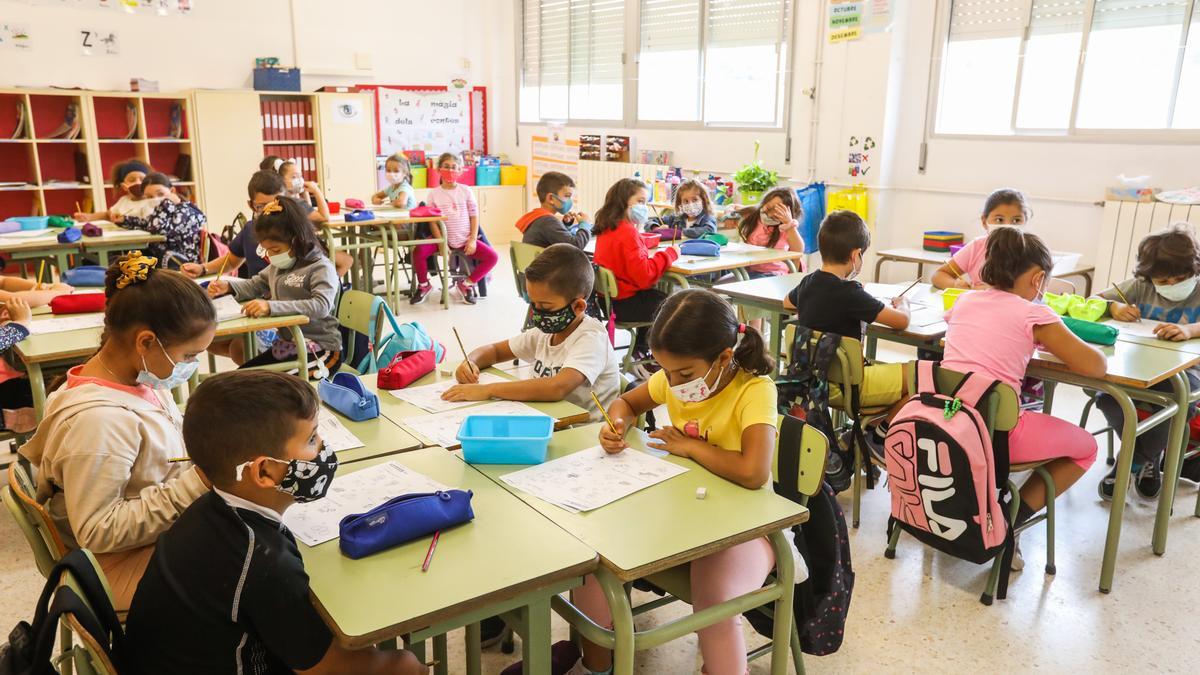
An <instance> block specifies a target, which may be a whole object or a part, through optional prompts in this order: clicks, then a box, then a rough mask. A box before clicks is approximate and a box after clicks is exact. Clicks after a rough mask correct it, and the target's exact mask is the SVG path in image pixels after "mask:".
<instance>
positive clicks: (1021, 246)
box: [942, 227, 1108, 569]
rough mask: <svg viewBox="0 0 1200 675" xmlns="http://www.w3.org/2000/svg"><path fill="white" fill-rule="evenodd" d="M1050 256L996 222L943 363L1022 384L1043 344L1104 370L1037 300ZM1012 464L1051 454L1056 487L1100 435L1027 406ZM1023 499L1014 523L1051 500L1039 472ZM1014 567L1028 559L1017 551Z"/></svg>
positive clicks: (1078, 468) (1071, 361)
mask: <svg viewBox="0 0 1200 675" xmlns="http://www.w3.org/2000/svg"><path fill="white" fill-rule="evenodd" d="M1052 267H1053V262H1052V260H1051V258H1050V250H1049V249H1048V248H1046V245H1045V243H1043V242H1042V240H1041V239H1039V238H1038V237H1037V236H1036V235H1033V234H1028V233H1026V232H1024V231H1022V230H1020V229H1017V228H1015V227H997V228H995V229H993V230H992V232H991V234H990V235H989V236H988V238H987V259H986V262H984V264H983V268H982V270H981V271H980V279H981V280H982V281H983V282H984V283H985V284H987V285H988V286H990V288H987V289H985V290H977V291H973V292H971V293H965V294H963V295H962V296H960V297H959V299H958V301H957V302H956V303H955V304H954V306H953V307H951V308H950V311H948V312H946V324H947V327H946V354H945V357H944V359H943V360H942V365H943V366H945V367H947V368H949V369H951V370H956V371H958V372H961V373H968V372H976V373H983V374H985V375H987V376H988V377H993V378H995V379H997V380H999V381H1000V382H1002V383H1004V384H1007V385H1008V386H1010V387H1012V388H1013V390H1015V391H1018V392H1019V391H1020V389H1021V379H1022V378H1023V377H1025V368H1026V367H1027V366H1028V365H1029V360H1030V358H1032V357H1033V353H1034V349H1035V348H1038V347H1039V346H1040V348H1042V349H1044V350H1046V351H1048V352H1050V353H1051V354H1053V355H1054V356H1056V357H1058V358H1059V359H1062V361H1063V362H1064V363H1066V364H1067V367H1069V368H1070V369H1071V370H1072V371H1074V372H1076V373H1079V374H1081V375H1085V376H1087V377H1103V376H1104V373H1105V371H1106V370H1107V366H1108V364H1107V361H1106V359H1105V357H1104V354H1102V353H1101V352H1100V350H1098V349H1096V348H1095V347H1092V346H1090V345H1088V344H1087V343H1085V342H1084V341H1083V340H1080V339H1079V338H1078V337H1076V336H1075V334H1074V333H1072V332H1071V331H1070V330H1068V329H1067V327H1066V325H1064V324H1063V322H1062V319H1061V318H1060V317H1059V316H1058V315H1057V314H1055V313H1054V310H1052V309H1050V308H1049V307H1047V306H1046V305H1044V304H1041V303H1040V302H1038V300H1039V299H1040V298H1041V296H1042V294H1043V293H1044V292H1045V289H1046V280H1047V279H1048V278H1049V275H1050V269H1051V268H1052ZM1008 452H1009V458H1010V459H1011V461H1012V462H1013V463H1014V464H1017V463H1023V462H1034V461H1042V460H1050V463H1049V464H1047V465H1046V469H1047V470H1048V471H1049V472H1050V475H1051V476H1053V478H1054V484H1055V486H1056V487H1057V491H1058V494H1059V495H1062V493H1064V492H1066V490H1067V488H1069V487H1071V485H1072V484H1074V483H1075V481H1077V480H1079V478H1080V476H1082V475H1083V474H1084V473H1085V472H1086V471H1087V469H1088V467H1090V466H1091V465H1092V462H1093V461H1095V459H1096V439H1095V437H1093V436H1092V435H1091V433H1089V432H1088V431H1086V430H1084V429H1081V428H1079V427H1078V426H1076V425H1074V424H1072V423H1071V422H1067V421H1066V420H1062V419H1059V418H1057V417H1052V416H1050V415H1046V414H1043V413H1038V412H1032V411H1022V413H1021V416H1020V418H1019V420H1018V421H1017V426H1016V427H1015V428H1014V429H1013V430H1012V431H1011V432H1009V436H1008ZM1020 496H1021V505H1020V510H1019V511H1018V513H1017V520H1016V522H1015V523H1014V526H1016V525H1020V524H1021V523H1024V522H1025V521H1027V520H1029V518H1030V517H1031V516H1033V514H1035V513H1037V512H1038V511H1040V510H1041V509H1042V507H1044V506H1045V505H1046V489H1045V485H1044V484H1043V483H1042V481H1041V480H1029V481H1026V482H1025V484H1024V485H1023V486H1021V493H1020ZM1013 560H1014V563H1013V569H1020V568H1021V567H1022V566H1023V562H1020V559H1019V557H1014V558H1013Z"/></svg>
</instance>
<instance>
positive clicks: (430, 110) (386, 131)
mask: <svg viewBox="0 0 1200 675" xmlns="http://www.w3.org/2000/svg"><path fill="white" fill-rule="evenodd" d="M378 96H379V149H380V153H381V154H384V155H390V154H392V153H394V152H400V151H402V150H424V151H425V153H426V154H434V155H436V154H439V153H442V152H453V153H455V154H459V153H462V152H463V151H464V150H470V149H471V93H470V91H467V90H462V91H410V90H406V89H390V88H387V87H380V88H379V91H378Z"/></svg>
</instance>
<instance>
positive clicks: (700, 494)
mask: <svg viewBox="0 0 1200 675" xmlns="http://www.w3.org/2000/svg"><path fill="white" fill-rule="evenodd" d="M707 496H708V488H696V499H704V498H705V497H707Z"/></svg>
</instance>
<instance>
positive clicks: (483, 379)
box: [391, 373, 508, 413]
mask: <svg viewBox="0 0 1200 675" xmlns="http://www.w3.org/2000/svg"><path fill="white" fill-rule="evenodd" d="M507 381H508V380H506V379H504V378H503V377H500V376H499V375H493V374H492V373H480V374H479V384H492V383H495V382H507ZM456 384H458V383H457V382H456V381H454V380H442V381H441V382H435V383H433V384H426V385H424V386H421V387H409V388H407V389H393V390H392V391H391V394H392V396H395V397H396V398H398V399H400V400H401V401H407V402H408V403H411V404H413V405H415V406H417V407H418V408H420V409H422V410H428V411H429V412H431V413H440V412H445V411H447V410H457V409H458V408H465V407H466V406H469V405H475V404H477V403H479V401H457V402H451V401H443V400H442V394H443V393H445V391H446V390H447V389H449V388H450V387H453V386H454V385H456Z"/></svg>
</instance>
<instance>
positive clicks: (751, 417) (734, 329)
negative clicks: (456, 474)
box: [572, 289, 777, 675]
mask: <svg viewBox="0 0 1200 675" xmlns="http://www.w3.org/2000/svg"><path fill="white" fill-rule="evenodd" d="M650 347H651V349H653V351H654V358H655V360H657V361H658V364H659V365H660V366H662V370H660V371H659V372H657V373H655V374H654V375H653V376H652V377H651V378H650V380H649V381H648V382H645V383H643V384H641V385H640V386H638V387H637V388H636V389H633V390H632V391H629V392H626V393H624V394H622V395H621V396H619V397H618V398H617V400H616V401H615V402H614V403H613V404H612V406H611V407H610V408H609V411H608V412H609V416H610V417H612V418H613V422H614V425H615V426H616V431H615V432H614V431H613V430H612V429H610V428H609V426H608V425H607V424H602V425H600V444H601V445H602V446H603V447H604V449H605V450H606V451H607V452H609V453H613V454H616V453H620V452H637V451H636V450H629V449H626V448H627V446H626V443H625V440H624V439H625V431H626V429H627V428H628V425H629V424H630V423H631V422H632V421H633V420H634V419H636V418H637V416H638V415H640V414H642V413H645V412H647V411H649V410H653V409H654V408H656V407H658V406H662V405H665V406H666V408H667V412H668V413H669V415H670V424H668V425H666V426H664V427H663V428H662V429H659V430H658V431H654V432H651V434H650V437H651V441H650V443H651V444H653V445H656V446H657V447H659V448H661V449H664V450H666V451H667V452H669V453H671V454H673V455H676V456H679V457H686V458H688V459H691V460H693V461H695V462H696V463H697V464H699V465H700V466H702V467H704V469H707V470H708V471H711V472H712V473H713V474H716V475H717V476H719V477H721V478H723V479H725V480H728V481H730V482H732V483H734V484H736V485H739V486H741V487H743V488H745V489H747V490H757V489H760V488H762V487H763V486H765V485H767V484H769V482H770V480H771V465H772V458H773V457H774V455H775V437H776V421H775V420H776V414H777V411H776V391H775V384H774V382H772V381H771V378H770V377H769V374H770V373H771V372H772V371H773V370H774V363H773V362H772V359H771V357H770V356H769V355H768V354H767V348H766V345H765V344H764V342H763V339H762V336H761V335H760V334H759V333H758V331H756V330H754V329H753V328H750V327H748V326H746V325H745V324H740V323H738V320H737V315H736V314H735V312H734V309H733V307H731V306H730V305H729V303H728V302H726V301H725V300H723V299H722V298H720V297H719V296H717V295H716V294H714V293H712V292H710V291H707V290H703V289H690V290H684V291H679V292H677V293H675V294H674V295H672V296H671V297H669V298H668V299H667V300H666V302H664V303H663V305H662V308H661V309H660V310H659V313H658V316H657V317H656V318H655V319H654V325H653V327H652V328H651V329H650ZM774 567H775V554H774V551H773V550H772V548H771V545H770V544H769V543H768V541H767V539H766V538H765V537H760V538H758V539H754V540H751V541H748V542H745V543H742V544H737V545H735V546H731V547H729V548H726V549H723V550H720V551H717V552H714V553H711V554H709V555H707V556H705V557H703V558H700V559H699V560H694V561H692V563H691V588H692V609H693V611H695V612H700V611H702V610H704V609H706V608H708V607H711V606H713V605H716V604H719V603H721V602H724V601H726V600H729V599H731V598H734V597H737V596H739V595H743V594H745V593H749V592H751V591H753V590H754V589H757V588H760V587H761V586H762V585H763V583H764V582H765V581H766V579H767V575H768V574H769V573H770V572H771V570H772V569H773V568H774ZM573 593H574V595H573V597H574V601H575V604H576V606H577V607H578V608H579V609H580V610H581V611H582V612H584V613H585V614H586V615H587V616H589V617H591V619H592V620H593V621H596V622H597V623H599V624H600V625H602V626H605V627H611V626H612V613H611V611H610V609H609V606H608V602H607V601H606V600H605V598H604V595H603V592H602V591H601V589H600V585H599V583H598V582H597V581H596V580H595V578H594V577H592V576H588V577H587V578H586V579H585V581H584V585H583V586H582V587H581V588H579V589H577V590H576V591H574V592H573ZM741 623H742V619H741V617H740V616H735V617H731V618H729V619H725V620H724V621H721V622H719V623H717V624H715V625H712V626H709V627H707V628H703V629H701V630H700V631H698V635H699V642H700V653H701V655H702V656H703V659H704V667H703V671H704V672H706V673H709V675H735V674H736V675H742V673H745V672H746V645H745V638H744V635H743V631H742V626H741ZM611 667H612V654H611V652H609V651H608V650H606V649H604V648H602V647H599V646H597V645H594V644H591V643H588V642H586V641H585V642H584V644H583V658H582V662H581V664H580V669H578V670H576V671H572V672H584V673H607V672H609V671H610V669H611Z"/></svg>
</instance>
